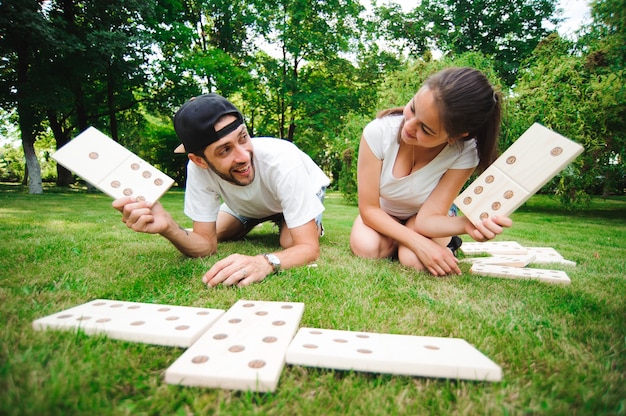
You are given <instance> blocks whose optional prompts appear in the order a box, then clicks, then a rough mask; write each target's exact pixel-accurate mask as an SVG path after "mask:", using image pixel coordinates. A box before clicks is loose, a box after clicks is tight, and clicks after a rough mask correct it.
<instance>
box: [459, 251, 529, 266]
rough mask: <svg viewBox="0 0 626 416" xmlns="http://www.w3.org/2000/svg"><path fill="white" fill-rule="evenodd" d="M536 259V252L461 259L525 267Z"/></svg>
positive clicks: (478, 262) (474, 262)
mask: <svg viewBox="0 0 626 416" xmlns="http://www.w3.org/2000/svg"><path fill="white" fill-rule="evenodd" d="M534 260H535V255H534V254H509V255H508V256H507V255H498V256H488V257H473V258H465V259H463V260H461V261H463V262H466V263H472V264H491V265H494V266H509V267H525V266H527V265H528V264H529V263H531V262H532V261H534Z"/></svg>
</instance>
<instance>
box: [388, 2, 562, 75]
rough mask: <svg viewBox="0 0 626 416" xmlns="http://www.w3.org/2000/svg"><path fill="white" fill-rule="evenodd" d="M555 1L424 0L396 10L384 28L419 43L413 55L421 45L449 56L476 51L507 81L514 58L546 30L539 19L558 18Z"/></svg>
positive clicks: (519, 59)
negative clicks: (403, 11)
mask: <svg viewBox="0 0 626 416" xmlns="http://www.w3.org/2000/svg"><path fill="white" fill-rule="evenodd" d="M555 5H556V1H554V0H515V1H509V0H424V1H422V2H421V3H420V4H419V5H418V6H417V7H416V8H415V9H414V10H413V11H411V12H410V13H407V14H406V15H405V16H404V19H400V18H399V17H398V16H397V12H396V13H395V14H394V16H395V17H394V21H396V23H395V25H392V26H390V28H389V29H388V30H390V31H391V33H392V34H393V36H395V37H396V38H402V39H406V41H407V42H408V43H409V44H411V43H413V44H415V45H419V47H416V48H415V50H414V51H413V56H414V57H418V56H419V55H421V53H422V51H423V49H424V48H425V47H426V46H430V47H431V48H437V49H439V50H440V51H442V52H443V53H444V54H451V55H460V54H463V53H465V52H480V53H482V54H483V55H485V56H487V57H489V58H491V59H493V61H494V65H495V68H496V70H497V71H498V73H499V74H500V77H501V78H502V79H503V80H504V81H505V83H506V84H507V85H512V84H513V82H514V81H515V76H516V72H517V68H518V66H519V64H520V62H522V61H523V60H524V58H526V57H527V56H529V55H530V54H531V53H532V51H533V50H534V49H535V47H536V46H537V44H538V43H539V41H540V40H541V39H542V38H544V37H545V36H546V35H547V34H549V33H550V30H549V29H547V28H546V27H545V22H550V23H552V24H554V25H556V24H558V23H559V22H560V21H561V19H559V18H558V17H555V12H556V6H555ZM387 10H390V9H387Z"/></svg>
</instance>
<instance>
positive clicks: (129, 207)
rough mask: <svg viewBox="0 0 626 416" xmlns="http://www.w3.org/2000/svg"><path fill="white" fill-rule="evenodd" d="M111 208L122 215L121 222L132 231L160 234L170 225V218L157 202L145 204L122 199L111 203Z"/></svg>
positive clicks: (134, 200)
mask: <svg viewBox="0 0 626 416" xmlns="http://www.w3.org/2000/svg"><path fill="white" fill-rule="evenodd" d="M112 205H113V208H115V209H116V210H118V211H120V212H121V213H122V221H123V222H124V224H126V226H127V227H128V228H130V229H132V230H134V231H137V232H141V233H148V234H161V233H163V232H165V231H167V229H168V227H170V225H171V217H170V215H169V214H168V213H167V211H165V209H163V206H162V205H161V204H160V203H159V202H154V203H147V202H145V201H138V200H136V199H135V198H131V197H124V198H118V199H116V200H115V201H113V204H112Z"/></svg>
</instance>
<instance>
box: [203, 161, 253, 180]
mask: <svg viewBox="0 0 626 416" xmlns="http://www.w3.org/2000/svg"><path fill="white" fill-rule="evenodd" d="M204 161H205V162H206V163H207V165H209V168H210V169H211V170H212V171H213V172H215V174H216V175H217V176H219V177H220V178H222V179H224V180H225V181H226V182H230V183H232V184H233V185H237V186H248V185H250V184H251V183H252V182H253V181H254V177H255V175H256V169H255V167H254V161H253V160H252V154H250V170H251V171H252V175H251V177H250V180H249V181H246V182H241V181H239V180H237V179H236V178H235V177H234V176H233V175H232V173H231V172H230V170H229V171H228V173H224V172H220V171H219V170H217V168H216V167H215V166H213V164H212V163H211V162H209V160H208V159H207V158H206V157H204ZM246 164H247V163H244V164H242V165H239V166H237V167H235V169H237V168H238V167H241V166H243V165H246ZM231 170H232V169H231Z"/></svg>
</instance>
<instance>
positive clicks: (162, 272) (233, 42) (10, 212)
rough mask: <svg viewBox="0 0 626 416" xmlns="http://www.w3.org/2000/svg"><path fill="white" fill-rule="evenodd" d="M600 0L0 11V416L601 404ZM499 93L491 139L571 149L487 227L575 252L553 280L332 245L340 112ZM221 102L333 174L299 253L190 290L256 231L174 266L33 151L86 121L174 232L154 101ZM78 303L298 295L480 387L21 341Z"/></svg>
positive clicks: (620, 16)
mask: <svg viewBox="0 0 626 416" xmlns="http://www.w3.org/2000/svg"><path fill="white" fill-rule="evenodd" d="M624 10H626V5H625V3H624V1H616V0H611V1H595V2H591V3H590V4H589V18H588V19H587V20H586V21H585V22H584V24H583V25H581V26H580V28H578V30H572V31H567V32H563V31H560V30H559V29H560V28H561V27H562V25H563V22H560V21H559V19H560V17H559V16H562V15H561V14H559V11H558V4H557V3H556V2H553V1H547V0H532V1H531V0H524V1H513V2H510V1H503V0H491V1H453V0H435V1H428V2H426V1H425V2H421V3H419V4H418V3H416V4H415V7H408V8H407V7H406V5H405V6H404V7H401V6H400V5H398V4H395V3H384V2H380V3H379V4H378V6H375V7H369V6H368V7H367V8H366V7H365V6H364V5H362V4H360V3H359V2H355V1H351V0H333V1H327V2H321V1H320V2H312V1H292V0H283V1H271V0H270V1H260V0H259V1H242V2H232V1H177V0H158V1H154V2H144V1H139V0H112V1H108V2H103V1H99V0H91V1H81V2H78V1H71V0H68V1H56V0H48V1H37V0H8V1H7V0H5V1H3V2H2V3H0V54H1V56H2V60H1V61H0V103H1V107H2V109H1V110H0V119H1V120H2V122H1V123H0V126H1V127H0V128H1V129H2V130H1V133H0V134H1V135H2V136H3V140H2V147H1V148H0V182H1V183H0V279H1V284H0V315H1V316H2V320H3V321H2V325H0V331H2V332H1V341H0V392H1V393H0V414H19V415H23V414H37V415H40V414H64V415H66V414H181V415H184V414H278V413H280V414H283V413H292V414H381V415H382V414H384V415H388V414H563V415H565V414H568V415H569V414H590V415H598V414H609V415H613V414H624V413H625V412H626V388H625V385H626V379H625V374H626V358H625V357H626V344H625V337H624V335H625V334H626V326H625V325H626V324H625V322H626V311H625V307H624V299H625V297H626V296H625V295H626V281H625V278H624V276H625V275H626V261H625V259H626V250H625V248H624V247H625V245H624V241H626V238H625V236H626V201H625V199H624V188H625V187H626V186H625V179H624V178H625V167H624V163H623V161H624V153H625V148H626V146H625V132H626V129H625V128H624V127H626V126H624V124H625V123H626V114H625V111H626V99H625V97H626V88H624V85H625V82H624V62H625V57H626V49H625V48H624V45H626V34H625V33H626V32H625V29H624V27H625V20H624ZM461 65H463V66H472V67H476V68H478V69H481V70H483V71H484V72H485V73H486V74H487V75H488V76H489V78H490V80H491V81H492V82H493V83H494V84H496V85H497V86H498V88H499V89H500V90H501V91H502V92H503V94H504V96H505V118H504V122H503V130H502V136H501V141H500V149H501V150H504V149H505V148H506V147H508V146H509V145H510V144H511V143H512V142H513V141H515V139H516V138H517V137H519V135H521V133H522V132H523V131H525V130H526V129H527V128H528V127H529V126H530V125H531V124H532V123H533V122H539V123H542V124H543V125H545V126H547V127H549V128H551V129H553V130H555V131H557V132H559V133H561V134H563V135H564V136H566V137H569V138H571V139H572V140H575V141H577V142H579V143H581V144H582V145H583V146H584V147H585V152H584V153H583V154H582V155H581V156H579V157H578V158H577V159H576V160H575V161H574V162H573V163H572V164H571V165H570V166H569V167H568V168H567V169H566V170H565V171H563V172H562V173H561V174H560V175H558V176H557V177H556V178H555V179H554V180H553V181H551V182H550V183H548V184H547V185H546V186H545V187H544V188H542V190H541V191H540V194H539V195H537V196H535V197H533V198H531V200H529V201H528V202H527V203H526V204H524V206H522V207H521V208H520V209H519V210H518V211H517V212H516V213H514V214H513V220H514V221H515V227H513V228H512V229H510V230H507V231H506V233H505V235H504V236H502V238H500V240H504V239H509V240H514V241H518V242H520V243H521V244H523V245H529V246H530V245H531V246H550V247H554V248H556V249H557V250H558V251H559V252H561V254H563V255H564V256H565V257H566V258H568V259H570V260H573V261H575V262H576V263H577V266H575V267H572V266H570V267H564V270H566V271H567V272H568V274H569V275H570V277H571V279H572V284H571V285H547V284H542V283H540V282H529V281H517V280H515V281H514V280H503V279H494V278H481V277H479V276H472V275H470V274H469V273H467V271H468V267H467V265H464V266H463V271H464V275H463V276H461V277H454V278H445V279H437V278H434V277H432V276H428V275H426V274H423V273H415V272H411V271H409V270H407V269H405V268H403V267H402V266H401V265H399V264H398V263H397V262H390V261H368V260H365V259H358V258H355V257H354V256H352V255H351V253H350V252H349V247H348V243H347V242H348V238H349V232H350V226H351V224H352V221H353V219H354V217H355V216H356V213H357V207H356V186H355V184H356V182H355V167H356V163H355V161H356V158H357V156H358V155H357V151H358V141H359V138H360V135H361V130H362V129H363V127H364V125H365V124H366V123H367V122H368V121H369V120H371V119H372V118H373V117H374V116H375V114H376V112H377V111H379V110H382V109H384V108H387V107H389V106H397V105H404V104H405V103H406V102H407V101H408V99H409V98H410V97H411V96H412V95H413V94H414V93H415V91H416V90H417V88H418V87H419V85H420V84H421V82H422V81H423V80H424V79H425V78H426V77H427V76H429V75H430V74H432V73H434V72H436V71H437V70H439V69H441V68H444V67H448V66H461ZM202 92H217V93H220V94H223V95H225V96H227V97H228V98H229V99H231V100H232V101H234V102H235V103H236V104H237V105H238V106H239V107H240V108H241V110H242V112H243V113H244V116H245V118H246V122H247V125H248V128H249V129H250V131H251V132H252V133H253V134H255V135H269V136H275V137H280V138H284V139H287V140H291V141H293V142H294V143H295V144H296V145H298V146H299V147H300V148H301V149H303V150H304V151H305V152H307V154H309V155H310V156H311V157H312V158H313V159H314V160H315V161H316V162H317V163H318V164H320V166H322V167H323V169H324V170H325V171H326V172H328V174H329V175H330V176H331V177H332V178H333V186H332V189H331V190H330V191H329V194H328V198H327V201H326V208H327V210H326V217H325V220H324V224H325V227H326V229H327V233H326V236H325V237H324V238H323V239H322V243H321V244H322V256H321V257H320V259H319V260H318V261H317V262H316V265H317V267H305V268H296V269H293V270H289V271H286V272H284V273H283V274H281V275H280V276H277V277H276V278H273V279H268V280H267V281H265V282H263V283H262V284H258V285H253V286H252V287H249V288H242V289H237V288H219V289H216V290H211V291H209V290H207V289H206V288H204V287H203V286H202V284H201V283H200V280H199V278H200V276H201V275H202V274H203V273H204V272H205V271H206V270H207V269H208V268H209V267H210V266H211V265H212V264H213V263H214V262H215V261H217V260H219V259H220V258H224V257H225V256H227V255H228V254H231V253H235V252H240V253H245V254H257V253H259V252H263V251H271V250H276V249H277V239H276V236H275V234H273V233H272V230H271V229H268V228H259V229H258V230H255V232H254V233H253V234H252V235H251V236H250V237H248V238H247V239H246V240H244V241H242V242H237V243H228V244H224V245H222V246H221V247H220V252H219V253H218V255H216V256H213V257H210V258H207V259H186V258H184V257H182V256H181V255H180V254H179V253H178V252H176V250H174V249H173V248H172V247H171V245H169V244H168V243H167V242H166V241H165V240H163V239H161V238H158V237H155V236H149V235H143V234H137V233H133V232H130V231H129V230H127V229H125V227H124V226H123V224H122V223H121V221H120V218H119V214H118V213H116V212H115V211H114V210H113V209H112V208H111V205H110V202H111V201H110V199H109V198H108V197H106V196H105V195H102V194H100V193H98V192H95V191H94V190H93V189H92V188H90V187H88V186H86V184H85V183H84V182H82V181H80V180H79V179H78V178H76V177H75V176H74V175H72V174H71V172H68V171H67V170H65V169H63V168H62V167H59V166H57V165H56V164H55V163H54V161H53V160H52V159H51V157H50V155H51V153H52V152H54V150H55V149H56V148H58V147H59V146H62V145H63V144H65V143H67V142H68V141H69V140H71V138H72V137H75V136H76V135H77V134H78V133H79V132H80V131H82V130H84V129H85V128H86V127H88V126H94V127H96V128H98V129H100V130H101V131H103V132H105V133H106V134H108V135H110V136H111V137H112V138H114V139H115V140H117V141H118V142H119V143H121V144H123V145H124V146H126V147H127V148H129V149H130V150H132V151H133V152H135V153H137V154H139V155H140V156H141V157H142V158H144V159H145V160H147V161H149V162H150V163H152V164H154V165H155V166H157V167H158V168H160V169H162V170H164V171H165V172H166V173H168V174H169V175H170V176H172V177H174V178H175V179H176V181H177V186H176V187H175V188H173V189H172V190H170V191H169V192H168V193H167V194H166V195H165V196H164V197H163V199H162V202H163V204H164V205H165V206H166V208H167V209H168V210H170V211H171V212H172V213H173V215H174V216H175V218H176V219H177V220H178V221H180V223H181V224H183V225H190V224H189V222H188V219H186V218H185V217H184V215H183V214H182V198H183V190H182V187H183V186H184V175H185V172H184V156H182V157H181V156H180V155H178V156H177V155H175V154H173V153H172V149H174V148H175V147H176V146H177V145H178V140H177V139H176V136H175V133H174V131H173V128H172V115H173V113H174V112H175V110H176V109H177V108H178V107H179V106H180V105H181V104H182V103H183V102H184V101H185V100H187V99H188V98H189V97H191V96H193V95H196V94H199V93H202ZM95 298H111V299H119V300H129V301H137V302H150V303H166V304H167V303H169V304H179V305H192V306H201V307H213V308H223V309H227V308H228V307H229V306H230V305H232V304H233V303H234V302H235V301H236V300H237V299H259V300H277V301H302V302H304V303H305V305H306V307H305V314H304V316H303V321H302V325H306V326H311V327H321V328H331V329H351V330H359V331H372V332H390V333H402V334H413V335H431V336H441V337H459V338H464V339H466V340H467V341H468V342H470V343H471V344H473V345H475V346H476V347H477V348H478V349H479V350H481V351H482V352H483V353H484V354H486V355H487V356H489V357H490V358H491V359H493V360H494V361H495V362H497V363H498V364H499V365H501V366H502V367H503V372H504V375H505V377H504V380H503V381H502V382H500V383H477V382H463V381H455V380H436V379H423V378H419V377H417V378H413V377H396V376H388V375H381V374H361V373H352V372H341V371H333V370H326V369H320V370H316V369H308V368H304V367H298V366H288V367H287V368H286V369H285V372H284V373H283V375H282V377H281V381H280V384H279V388H278V389H277V391H276V392H275V393H272V394H254V393H246V392H233V391H222V390H219V389H197V388H181V387H176V386H168V385H165V384H164V383H163V377H162V376H163V371H164V370H165V368H167V366H168V365H169V364H171V363H172V362H173V360H175V358H176V357H177V356H179V355H180V353H181V352H182V351H181V350H180V349H171V348H163V347H154V346H148V345H142V344H134V343H124V342H117V341H112V340H107V339H104V338H102V337H87V336H84V335H82V334H80V333H79V334H68V333H55V332H53V331H51V332H46V333H40V332H35V331H33V330H32V328H31V323H32V321H33V320H34V319H36V318H39V317H41V316H45V315H48V314H51V313H54V312H57V311H59V310H62V309H65V308H69V307H71V306H75V305H77V304H82V303H84V302H87V301H89V300H91V299H95Z"/></svg>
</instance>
